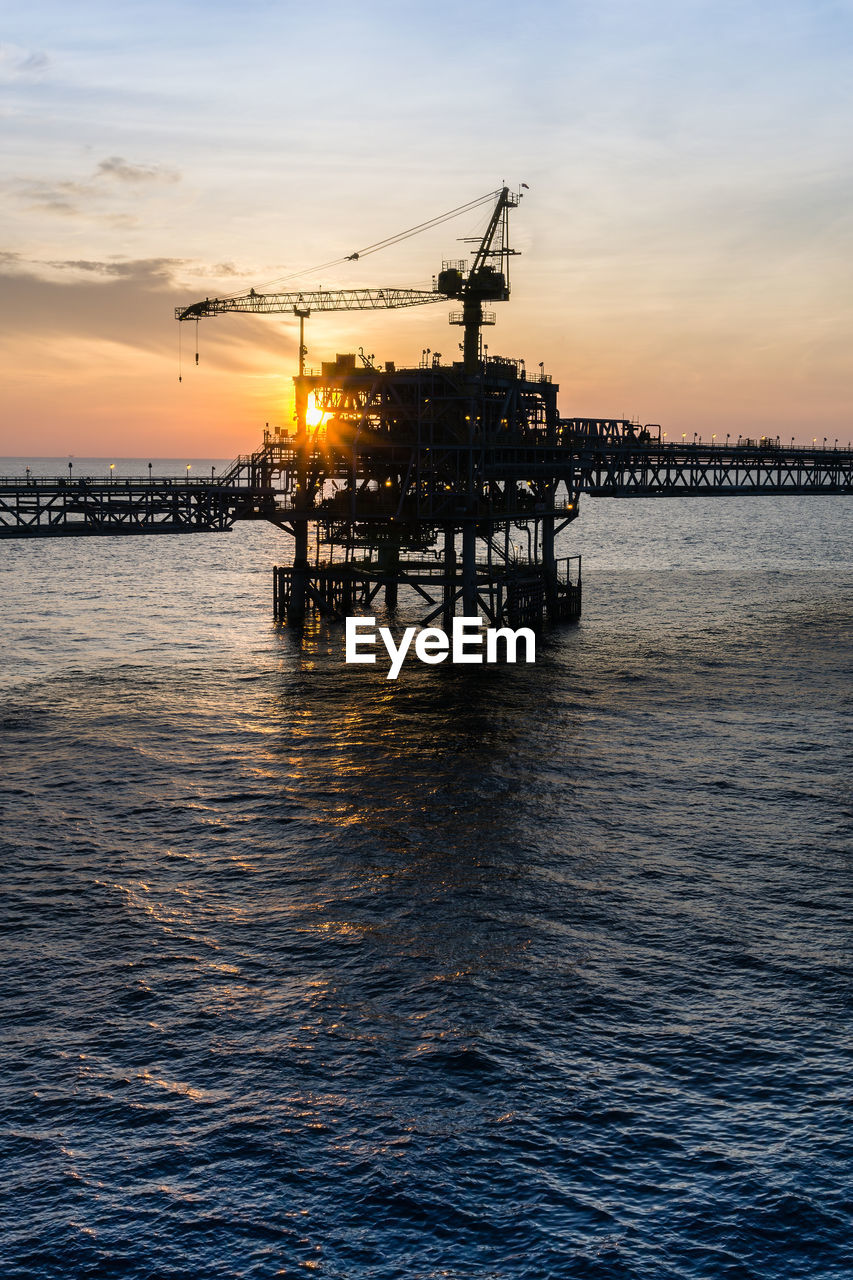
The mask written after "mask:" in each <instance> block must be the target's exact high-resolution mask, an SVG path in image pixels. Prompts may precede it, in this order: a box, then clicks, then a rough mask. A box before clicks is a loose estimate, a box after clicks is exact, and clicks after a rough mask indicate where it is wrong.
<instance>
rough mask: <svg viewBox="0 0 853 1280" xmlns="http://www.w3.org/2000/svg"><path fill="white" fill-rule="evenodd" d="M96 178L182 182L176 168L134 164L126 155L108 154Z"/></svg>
mask: <svg viewBox="0 0 853 1280" xmlns="http://www.w3.org/2000/svg"><path fill="white" fill-rule="evenodd" d="M95 177H96V178H115V179H116V181H118V182H127V183H131V184H132V185H134V186H135V185H138V184H139V183H142V182H180V180H181V175H180V174H179V173H178V171H177V170H176V169H167V168H166V167H165V166H164V165H159V164H132V163H131V162H130V161H129V160H125V158H124V156H107V158H106V159H105V160H102V161H101V162H100V164H99V165H98V167H97V169H96V171H95Z"/></svg>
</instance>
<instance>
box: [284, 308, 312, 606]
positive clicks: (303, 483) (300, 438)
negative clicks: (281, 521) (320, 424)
mask: <svg viewBox="0 0 853 1280" xmlns="http://www.w3.org/2000/svg"><path fill="white" fill-rule="evenodd" d="M303 324H304V317H302V316H300V318H299V357H300V360H299V362H300V376H299V377H298V378H296V379H294V388H295V399H296V439H295V441H294V443H295V445H296V493H295V494H294V502H295V506H296V510H297V512H301V511H307V509H308V426H307V421H306V413H307V409H308V387H307V386H306V383H305V379H304V377H303V376H302V367H301V366H302V361H303V344H302V326H303ZM307 587H308V521H307V520H306V519H300V518H299V517H298V516H297V518H296V519H294V521H293V581H292V588H291V592H290V604H289V606H288V609H287V620H288V622H292V623H295V624H296V625H299V624H300V623H302V622H303V621H304V619H305V598H306V594H307Z"/></svg>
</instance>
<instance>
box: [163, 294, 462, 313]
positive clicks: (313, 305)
mask: <svg viewBox="0 0 853 1280" xmlns="http://www.w3.org/2000/svg"><path fill="white" fill-rule="evenodd" d="M446 301H447V294H446V293H442V292H441V291H440V290H438V289H395V288H388V289H309V290H307V291H306V290H303V291H301V292H299V291H294V292H291V293H256V292H255V290H254V289H251V290H250V291H249V292H248V293H244V294H241V295H240V296H239V297H236V298H205V299H203V301H201V302H193V303H192V304H191V305H190V306H188V307H175V319H176V320H199V319H201V318H202V317H204V316H219V315H224V314H226V313H227V312H229V311H239V312H250V313H251V312H254V313H255V314H258V315H271V314H275V313H282V312H284V313H287V312H289V313H291V314H292V315H299V313H300V312H303V313H305V312H310V311H381V310H390V309H391V308H394V307H419V306H421V305H422V304H423V303H427V302H446Z"/></svg>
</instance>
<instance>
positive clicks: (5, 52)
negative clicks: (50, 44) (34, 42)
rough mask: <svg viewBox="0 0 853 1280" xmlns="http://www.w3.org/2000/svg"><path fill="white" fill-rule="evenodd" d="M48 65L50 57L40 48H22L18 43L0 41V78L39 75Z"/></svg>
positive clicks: (13, 78)
mask: <svg viewBox="0 0 853 1280" xmlns="http://www.w3.org/2000/svg"><path fill="white" fill-rule="evenodd" d="M49 66H50V58H49V57H48V55H47V54H46V53H44V52H43V51H42V50H41V49H22V48H21V46H20V45H16V44H8V43H0V79H2V80H17V79H21V78H25V77H27V76H40V75H42V74H43V73H44V72H45V71H47V69H48V67H49Z"/></svg>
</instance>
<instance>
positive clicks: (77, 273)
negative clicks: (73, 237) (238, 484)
mask: <svg viewBox="0 0 853 1280" xmlns="http://www.w3.org/2000/svg"><path fill="white" fill-rule="evenodd" d="M197 275H206V276H207V279H208V280H209V279H210V269H209V268H207V269H205V271H202V270H201V269H200V267H199V265H198V264H195V263H192V262H187V261H185V260H183V259H181V258H140V259H103V260H101V259H96V258H63V259H55V260H51V261H47V260H45V261H41V260H27V259H25V258H22V257H20V256H18V255H16V254H13V253H9V254H2V255H0V314H2V316H4V317H8V321H5V322H4V321H0V341H2V340H3V339H4V337H5V338H7V339H11V340H17V339H20V338H22V337H24V336H26V335H27V334H32V335H34V336H35V335H38V334H44V335H46V336H49V337H62V336H66V337H69V338H75V339H77V338H85V339H95V340H101V341H105V342H112V343H116V342H117V343H120V344H122V345H125V346H129V347H133V348H135V349H137V350H141V351H152V352H160V353H161V354H162V353H168V354H170V355H171V354H172V352H173V350H174V348H175V340H176V324H175V320H174V309H175V306H176V305H178V304H180V303H182V302H186V301H187V300H190V299H191V298H192V297H194V296H196V295H197V294H198V292H200V289H199V287H198V286H193V285H192V284H188V283H187V282H188V281H191V280H192V279H193V278H194V277H196V276H197ZM243 320H244V321H245V323H243V324H241V325H240V326H239V328H238V329H237V330H236V331H234V332H230V333H229V334H228V335H227V337H225V338H224V346H225V348H226V350H225V351H224V352H221V354H220V355H219V356H218V357H217V363H218V364H219V365H223V366H230V367H232V368H242V367H244V366H246V365H247V363H251V360H252V357H253V356H254V355H255V354H256V352H257V351H258V350H259V349H260V350H270V351H276V353H277V354H280V342H281V338H280V334H278V333H277V332H276V330H275V329H274V328H272V327H271V326H269V325H268V324H265V323H264V322H263V321H258V320H257V319H255V318H254V317H243ZM223 337H224V335H223V334H222V333H220V332H219V331H218V330H215V331H211V332H210V333H209V334H207V335H206V343H207V344H209V345H211V346H216V347H217V348H220V347H221V346H222V344H223Z"/></svg>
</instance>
